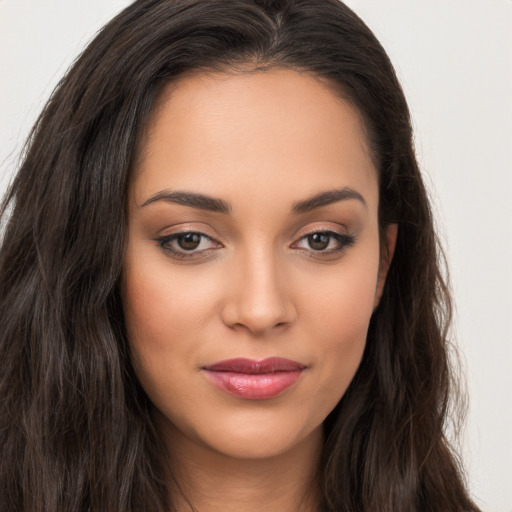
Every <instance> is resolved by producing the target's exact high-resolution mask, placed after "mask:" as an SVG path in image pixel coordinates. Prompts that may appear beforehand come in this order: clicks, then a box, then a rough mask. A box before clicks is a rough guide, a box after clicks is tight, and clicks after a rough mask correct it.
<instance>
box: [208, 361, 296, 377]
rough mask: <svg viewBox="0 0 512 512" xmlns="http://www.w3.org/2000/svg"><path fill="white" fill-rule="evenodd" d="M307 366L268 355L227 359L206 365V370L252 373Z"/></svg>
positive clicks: (294, 369) (291, 369)
mask: <svg viewBox="0 0 512 512" xmlns="http://www.w3.org/2000/svg"><path fill="white" fill-rule="evenodd" d="M305 368H306V365H304V364H302V363H299V362H297V361H292V360H291V359H286V358H284V357H268V358H267V359H263V360H261V361H255V360H254V359H246V358H236V359H225V360H223V361H218V362H217V363H213V364H211V365H208V366H205V367H204V369H205V370H209V371H213V372H233V373H246V374H250V375H258V374H263V373H276V372H293V371H299V370H304V369H305Z"/></svg>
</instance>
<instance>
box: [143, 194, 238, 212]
mask: <svg viewBox="0 0 512 512" xmlns="http://www.w3.org/2000/svg"><path fill="white" fill-rule="evenodd" d="M157 201H166V202H168V203H176V204H181V205H183V206H191V207H192V208H199V209H200V210H208V211H211V212H218V213H225V214H229V213H230V212H231V206H230V205H229V204H228V203H226V201H224V200H222V199H216V198H214V197H210V196H205V195H203V194H196V193H194V192H171V191H169V190H162V191H160V192H158V193H156V194H155V195H154V196H151V197H150V198H149V199H148V200H147V201H146V202H145V203H143V204H142V205H141V208H143V207H144V206H148V205H149V204H153V203H156V202H157Z"/></svg>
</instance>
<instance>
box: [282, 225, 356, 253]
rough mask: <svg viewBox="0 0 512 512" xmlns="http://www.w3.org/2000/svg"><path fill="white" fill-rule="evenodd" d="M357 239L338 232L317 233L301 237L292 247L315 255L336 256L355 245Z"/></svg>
mask: <svg viewBox="0 0 512 512" xmlns="http://www.w3.org/2000/svg"><path fill="white" fill-rule="evenodd" d="M354 243H355V237H354V236H352V235H347V234H342V233H337V232H336V231H315V232H313V233H309V234H307V235H305V236H303V237H301V238H300V239H299V240H298V241H297V242H295V244H294V245H293V246H292V247H294V248H298V249H303V250H306V251H310V252H313V253H319V255H320V254H334V253H340V252H342V251H344V250H346V249H348V248H349V247H350V246H352V245H354Z"/></svg>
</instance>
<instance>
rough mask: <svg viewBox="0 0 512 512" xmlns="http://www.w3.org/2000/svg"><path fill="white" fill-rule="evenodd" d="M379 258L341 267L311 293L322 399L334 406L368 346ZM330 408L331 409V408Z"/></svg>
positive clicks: (310, 319)
mask: <svg viewBox="0 0 512 512" xmlns="http://www.w3.org/2000/svg"><path fill="white" fill-rule="evenodd" d="M377 260H378V258H373V259H370V260H369V261H367V262H364V261H361V260H360V261H359V262H358V264H357V265H356V264H354V265H348V264H347V266H346V267H344V268H342V267H340V272H339V275H337V276H336V277H334V278H331V279H326V280H325V282H323V283H322V286H318V287H316V288H315V290H316V291H315V293H313V294H311V295H310V296H309V297H308V303H309V305H310V306H309V313H308V321H307V322H306V325H307V326H308V329H309V336H308V337H309V339H312V340H315V344H316V347H315V348H316V350H315V356H316V359H315V365H316V366H317V368H318V370H319V371H318V373H317V375H318V376H319V380H320V382H319V400H318V402H319V403H320V402H323V403H325V404H328V406H327V409H329V410H330V409H332V408H333V407H334V406H335V405H336V403H337V402H338V401H339V400H340V399H341V397H342V396H343V394H344V393H345V391H346V389H347V387H348V386H349V384H350V382H351V381H352V379H353V377H354V375H355V373H356V371H357V368H358V367H359V364H360V362H361V358H362V355H363V352H364V348H365V346H366V336H367V332H368V326H369V322H370V318H371V315H372V313H373V306H374V298H375V290H376V282H377V273H378V261H377ZM327 412H328V411H327Z"/></svg>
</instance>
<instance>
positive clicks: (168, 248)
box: [155, 231, 222, 259]
mask: <svg viewBox="0 0 512 512" xmlns="http://www.w3.org/2000/svg"><path fill="white" fill-rule="evenodd" d="M155 242H157V243H158V247H160V248H161V249H162V250H163V251H165V252H167V253H170V255H171V256H172V257H174V258H181V259H185V258H200V257H201V256H203V255H204V253H205V252H207V251H208V252H209V251H210V250H212V249H218V248H219V247H222V245H221V244H220V243H219V242H217V241H216V240H214V239H213V238H211V237H209V236H208V235H206V234H204V233H200V232H197V231H183V232H181V233H173V234H171V235H166V236H162V237H160V238H156V239H155Z"/></svg>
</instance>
